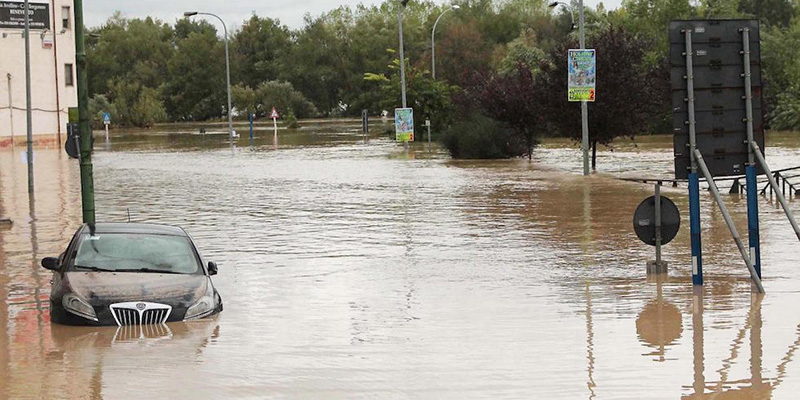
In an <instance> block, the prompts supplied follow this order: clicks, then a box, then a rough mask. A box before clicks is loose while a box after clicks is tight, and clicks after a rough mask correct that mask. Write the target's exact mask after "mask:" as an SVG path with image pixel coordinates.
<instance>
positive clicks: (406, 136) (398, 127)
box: [394, 108, 414, 142]
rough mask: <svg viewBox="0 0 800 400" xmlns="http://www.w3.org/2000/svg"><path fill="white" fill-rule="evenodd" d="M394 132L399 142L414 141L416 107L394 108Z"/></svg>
mask: <svg viewBox="0 0 800 400" xmlns="http://www.w3.org/2000/svg"><path fill="white" fill-rule="evenodd" d="M394 132H395V140H397V141H398V142H413V141H414V109H413V108H395V109H394Z"/></svg>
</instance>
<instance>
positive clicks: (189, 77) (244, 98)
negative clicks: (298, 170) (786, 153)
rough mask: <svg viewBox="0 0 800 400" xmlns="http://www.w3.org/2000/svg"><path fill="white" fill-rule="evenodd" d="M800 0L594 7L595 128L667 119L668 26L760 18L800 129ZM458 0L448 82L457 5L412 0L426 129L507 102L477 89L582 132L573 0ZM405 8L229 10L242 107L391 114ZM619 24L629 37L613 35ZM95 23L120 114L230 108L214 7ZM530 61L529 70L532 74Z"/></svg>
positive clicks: (97, 50)
mask: <svg viewBox="0 0 800 400" xmlns="http://www.w3.org/2000/svg"><path fill="white" fill-rule="evenodd" d="M797 1H798V0H698V1H690V0H624V1H623V4H622V6H621V7H620V8H619V9H617V10H613V11H606V10H605V8H604V7H603V6H602V5H599V6H598V7H597V8H595V9H593V8H591V7H586V10H585V14H586V32H587V38H588V39H587V47H590V48H597V49H598V58H597V59H598V62H599V63H600V65H599V66H598V67H599V70H600V73H599V74H598V77H599V80H598V101H597V102H596V103H593V104H591V105H590V109H591V111H590V113H589V116H590V126H591V127H592V128H591V129H590V132H591V133H592V135H596V136H593V139H596V141H597V143H610V142H611V141H612V140H613V139H614V137H615V136H620V135H625V136H631V135H634V134H638V133H643V132H647V133H653V132H659V133H665V132H667V131H668V130H669V125H670V119H669V111H668V109H667V107H668V105H669V103H670V100H669V98H668V97H666V96H667V95H668V93H669V87H668V75H667V72H668V66H667V65H666V63H665V58H666V52H667V49H668V43H667V26H668V23H669V21H670V20H674V19H687V18H712V17H713V18H730V17H737V18H750V17H758V18H760V19H761V22H762V25H761V27H762V38H763V39H762V43H763V46H762V61H763V63H762V68H763V75H764V82H765V86H764V97H765V101H766V107H765V109H766V110H767V112H768V113H769V116H770V121H771V123H772V127H774V128H776V129H798V126H797V122H795V121H796V120H797V117H796V110H797V104H798V103H800V94H799V93H800V89H798V88H797V85H798V84H797V82H800V72H798V67H797V66H798V65H800V61H798V60H800V53H798V52H799V51H800V50H798V49H800V42H799V41H798V40H800V39H798V38H800V16H798V8H800V3H798V2H797ZM457 3H458V4H459V5H460V6H461V9H459V10H452V11H450V12H448V14H447V15H446V16H445V17H444V18H442V19H441V20H440V23H439V25H437V32H436V56H437V57H436V62H437V66H436V67H437V68H436V72H437V78H438V80H437V81H434V80H433V79H432V77H431V74H430V73H429V72H428V71H430V70H431V41H430V38H431V28H432V27H433V23H434V21H436V19H437V18H438V17H439V15H441V13H442V12H443V11H444V10H445V9H446V8H447V7H449V5H447V4H441V3H439V2H433V1H430V0H421V1H416V0H415V1H411V2H409V3H408V5H407V6H406V7H404V8H403V9H402V10H403V28H404V39H405V51H406V52H405V56H406V59H407V61H406V62H407V66H408V68H407V80H408V100H409V105H411V106H412V107H414V110H415V116H416V119H415V120H416V122H417V129H418V130H419V132H424V131H425V130H424V129H423V127H422V125H421V124H422V123H423V122H424V120H425V118H426V117H430V119H431V121H432V122H433V125H434V129H433V133H434V135H435V134H436V133H437V132H442V131H443V130H444V129H446V127H447V126H448V125H449V124H450V123H451V122H452V120H453V119H454V117H453V111H452V110H453V108H454V107H453V105H452V103H453V102H454V100H455V101H457V102H458V101H463V100H464V99H466V98H472V99H474V98H475V97H479V96H487V95H490V97H491V98H495V99H497V100H498V101H494V102H486V101H483V102H478V103H477V104H475V105H474V109H475V110H480V112H483V113H484V114H487V115H490V116H493V117H494V118H497V119H499V120H502V121H505V122H507V123H508V124H509V125H508V126H509V127H510V128H512V129H513V130H514V132H515V134H516V135H522V136H521V137H523V138H530V139H531V140H526V141H527V142H528V143H529V144H530V146H531V148H532V146H533V145H535V139H536V138H538V137H539V136H541V135H542V134H543V133H542V131H541V129H543V128H548V133H555V134H560V135H567V136H572V137H575V136H576V134H579V129H576V124H579V118H576V117H575V116H576V115H579V111H576V110H579V105H578V104H577V103H573V104H568V103H566V101H565V100H564V98H565V97H566V96H565V94H564V91H565V90H564V84H565V83H564V81H565V80H566V72H565V69H566V68H564V65H563V59H564V57H565V54H566V49H567V48H569V47H577V44H576V42H577V36H578V30H577V29H571V27H570V24H571V17H570V15H571V14H570V12H569V11H567V9H566V8H565V7H562V6H559V7H557V8H554V9H551V8H548V7H547V3H548V1H544V0H459V1H458V2H457ZM398 7H399V3H398V2H397V1H396V0H384V1H383V3H381V4H378V5H374V6H366V5H359V6H356V7H348V6H340V7H338V8H335V9H333V10H331V11H328V12H326V13H323V14H320V15H307V16H306V19H305V23H304V26H303V27H301V28H299V29H290V28H289V27H287V26H285V25H282V24H281V23H280V21H278V20H274V19H271V18H266V17H260V16H257V15H255V14H253V15H252V16H250V17H249V18H248V19H247V20H245V21H242V22H239V23H237V22H238V21H226V22H228V24H229V26H231V27H234V26H237V25H238V26H241V28H239V29H235V30H234V31H232V32H229V37H230V57H231V75H232V76H231V78H232V84H233V86H234V87H235V88H234V91H233V92H234V93H233V97H234V99H233V102H234V105H235V107H234V109H235V110H236V112H234V116H236V117H246V116H247V115H248V114H249V113H250V112H253V113H256V114H258V115H259V116H262V117H263V116H264V115H265V113H266V112H268V111H269V109H270V108H271V107H272V105H273V104H274V105H276V106H277V107H278V109H279V111H280V112H281V115H286V113H287V112H288V111H289V110H291V111H292V112H293V113H294V114H295V115H296V116H297V117H299V118H304V117H309V116H316V115H322V116H357V115H359V114H360V112H361V110H362V109H368V110H370V113H371V114H378V113H380V112H381V111H383V110H387V111H390V112H391V111H392V110H393V109H394V108H395V107H398V106H400V79H399V74H398V67H399V64H398V62H393V60H395V59H396V58H397V46H398V25H397V10H398ZM576 17H577V15H576ZM612 26H613V27H614V28H613V29H612V28H611V27H612ZM617 31H618V32H624V34H621V35H617V36H616V39H614V38H612V37H611V36H609V32H617ZM89 32H90V33H94V34H97V35H93V36H92V35H90V36H87V57H88V63H89V90H90V96H95V95H103V96H105V98H106V99H107V100H108V102H109V103H111V106H115V107H116V106H118V107H120V109H118V110H117V111H116V112H117V113H118V114H120V115H121V117H120V118H117V117H116V116H115V124H116V123H123V124H131V125H133V124H142V125H149V124H152V123H153V121H159V120H163V119H165V116H164V113H165V112H166V119H167V120H173V121H178V120H180V121H184V120H185V121H198V120H206V119H222V118H224V117H225V116H226V114H227V113H228V112H229V110H228V109H227V101H226V97H227V96H226V82H225V58H224V45H223V36H222V32H219V31H217V30H216V29H215V27H214V25H213V24H211V23H209V22H207V20H206V19H204V18H202V17H199V16H198V17H195V18H190V19H179V20H177V21H175V23H174V24H171V25H170V24H166V23H163V22H161V21H158V20H154V19H151V18H146V19H125V18H123V17H122V16H121V15H120V14H116V15H115V16H113V17H112V18H110V19H109V20H108V21H107V23H106V24H105V25H103V26H101V27H98V28H94V29H91V30H90V31H89ZM604 38H605V39H604ZM612 39H613V40H612ZM387 49H389V50H391V52H387ZM611 62H613V63H616V64H614V65H612V64H609V63H611ZM519 65H524V66H525V68H527V69H528V70H529V72H528V73H526V74H523V75H521V74H520V70H519ZM606 68H611V69H610V70H606ZM616 71H625V74H626V75H625V76H630V77H632V78H631V80H630V82H629V80H628V79H618V78H617V77H614V74H615V73H616ZM365 74H368V75H367V77H368V79H365ZM609 74H611V75H609ZM617 75H619V74H617ZM476 76H481V77H484V78H486V79H491V80H493V81H494V82H496V83H505V81H504V80H507V81H508V82H513V79H520V78H521V77H522V78H524V79H528V78H530V82H529V83H531V85H530V87H529V88H528V89H530V90H520V86H519V85H520V84H523V83H524V82H517V84H518V85H517V87H516V88H514V87H512V86H513V85H512V86H508V87H507V88H508V91H507V92H504V91H499V92H497V91H496V92H494V93H490V92H491V91H487V90H485V89H486V87H485V86H481V85H476V82H475V81H474V80H473V78H474V77H476ZM524 84H527V83H524ZM262 85H266V86H263V87H262ZM460 88H465V89H463V90H462V89H460ZM540 89H541V90H540ZM532 91H533V92H535V95H532V94H531V93H533V92H532ZM131 93H133V94H134V96H139V97H141V98H139V97H137V98H134V97H131V96H132V95H131ZM619 93H624V95H620V94H619ZM643 94H644V95H645V96H644V97H646V98H642V95H643ZM622 98H625V99H627V100H625V101H621V100H620V99H622ZM541 99H546V100H548V101H547V102H545V103H541V102H540V100H541ZM96 100H97V102H100V98H96ZM267 103H269V104H267ZM498 104H502V106H498ZM534 104H535V105H534ZM622 104H624V107H623V106H621V105H622ZM98 107H99V106H98ZM512 110H514V111H513V112H512ZM526 115H527V116H526ZM522 116H526V117H522ZM542 118H543V120H544V121H540V120H539V119H542ZM620 124H624V125H625V126H624V127H620ZM530 126H533V127H530Z"/></svg>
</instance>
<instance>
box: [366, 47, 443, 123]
mask: <svg viewBox="0 0 800 400" xmlns="http://www.w3.org/2000/svg"><path fill="white" fill-rule="evenodd" d="M388 68H389V71H390V74H389V75H388V76H387V75H383V74H374V73H367V74H364V80H365V81H367V82H370V83H372V84H373V85H375V87H377V88H379V89H380V93H381V97H380V101H379V102H378V105H379V106H380V108H382V109H384V110H389V111H390V112H393V110H394V109H395V108H399V107H401V106H402V104H403V102H402V96H401V89H400V86H401V79H400V60H399V59H394V60H393V61H392V63H391V64H390V65H389V66H388ZM457 92H458V88H456V87H453V86H451V85H448V84H447V83H445V82H444V81H436V80H433V78H431V76H430V73H429V72H428V71H426V70H420V69H418V68H415V67H413V66H411V65H409V63H408V61H407V60H406V103H407V105H408V107H411V108H413V109H414V129H415V131H416V132H423V130H424V123H425V118H430V119H431V127H432V132H441V131H442V130H444V128H446V127H447V126H448V125H449V124H450V121H451V120H452V112H453V102H452V96H453V95H454V94H456V93H457Z"/></svg>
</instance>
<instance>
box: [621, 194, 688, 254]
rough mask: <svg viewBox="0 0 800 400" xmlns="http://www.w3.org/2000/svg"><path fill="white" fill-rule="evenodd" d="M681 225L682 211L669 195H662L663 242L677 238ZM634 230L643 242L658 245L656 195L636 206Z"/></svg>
mask: <svg viewBox="0 0 800 400" xmlns="http://www.w3.org/2000/svg"><path fill="white" fill-rule="evenodd" d="M680 227H681V213H680V211H678V207H677V206H676V205H675V203H673V202H672V200H670V199H669V198H667V197H664V196H661V244H667V243H669V242H671V241H672V239H674V238H675V235H677V234H678V230H679V229H680ZM633 230H634V231H635V232H636V236H638V237H639V239H641V240H642V241H643V242H645V243H647V244H649V245H651V246H655V245H656V197H655V196H650V197H648V198H646V199H644V201H642V202H641V204H639V206H638V207H636V212H634V213H633Z"/></svg>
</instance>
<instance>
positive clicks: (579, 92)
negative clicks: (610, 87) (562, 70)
mask: <svg viewBox="0 0 800 400" xmlns="http://www.w3.org/2000/svg"><path fill="white" fill-rule="evenodd" d="M567 71H568V73H569V79H568V80H567V81H568V82H567V98H568V100H569V101H594V98H595V93H594V89H595V82H596V80H597V62H596V57H595V51H594V49H585V50H575V49H570V50H569V54H568V57H567Z"/></svg>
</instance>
